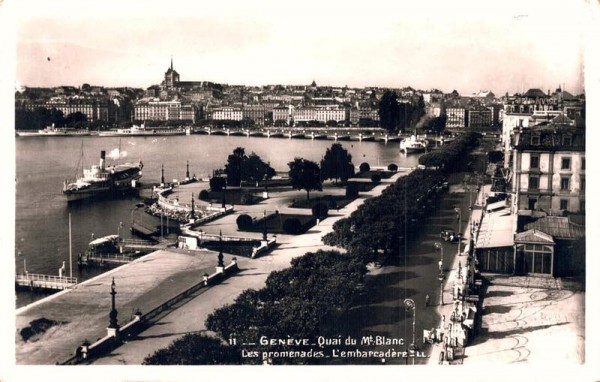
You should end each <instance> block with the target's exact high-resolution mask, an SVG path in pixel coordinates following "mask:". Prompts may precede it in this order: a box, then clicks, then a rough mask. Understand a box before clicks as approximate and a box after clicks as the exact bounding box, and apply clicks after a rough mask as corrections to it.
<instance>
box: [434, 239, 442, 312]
mask: <svg viewBox="0 0 600 382" xmlns="http://www.w3.org/2000/svg"><path fill="white" fill-rule="evenodd" d="M434 246H435V247H436V248H437V249H439V250H440V263H439V265H440V273H438V280H440V305H444V269H443V264H444V247H443V246H442V243H439V242H437V243H435V244H434Z"/></svg>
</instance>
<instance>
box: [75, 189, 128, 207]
mask: <svg viewBox="0 0 600 382" xmlns="http://www.w3.org/2000/svg"><path fill="white" fill-rule="evenodd" d="M137 192H138V189H137V188H134V187H102V188H91V189H85V190H74V191H63V194H64V195H65V197H66V198H67V202H68V203H71V202H77V201H79V200H84V199H106V198H114V197H117V196H124V195H130V194H135V193H137Z"/></svg>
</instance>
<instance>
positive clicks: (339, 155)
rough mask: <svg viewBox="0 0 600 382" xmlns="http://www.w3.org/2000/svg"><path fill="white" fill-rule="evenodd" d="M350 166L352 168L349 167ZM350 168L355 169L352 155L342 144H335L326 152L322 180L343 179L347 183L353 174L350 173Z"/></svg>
mask: <svg viewBox="0 0 600 382" xmlns="http://www.w3.org/2000/svg"><path fill="white" fill-rule="evenodd" d="M349 164H350V166H348V165H349ZM350 168H352V169H354V166H353V165H352V155H350V154H348V150H346V149H345V148H344V147H343V146H342V145H341V144H339V143H334V144H333V145H331V148H328V149H327V151H326V152H325V156H324V157H323V160H322V161H321V177H322V179H335V181H336V182H337V180H338V179H341V180H342V182H345V181H347V180H348V178H350V177H351V176H352V175H353V174H352V173H351V172H350Z"/></svg>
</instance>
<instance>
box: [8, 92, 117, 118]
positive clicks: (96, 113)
mask: <svg viewBox="0 0 600 382" xmlns="http://www.w3.org/2000/svg"><path fill="white" fill-rule="evenodd" d="M40 107H43V108H46V109H56V110H60V111H62V113H63V115H64V116H65V117H66V116H67V115H69V114H73V113H82V114H85V116H86V118H87V120H88V121H89V122H96V121H107V122H113V121H114V120H115V109H116V107H117V106H116V105H115V104H113V103H112V102H110V101H108V100H98V99H95V98H63V97H60V98H51V99H50V100H48V101H23V102H21V103H18V104H17V105H16V109H22V110H29V111H33V110H35V109H37V108H40Z"/></svg>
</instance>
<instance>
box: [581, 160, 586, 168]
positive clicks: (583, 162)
mask: <svg viewBox="0 0 600 382" xmlns="http://www.w3.org/2000/svg"><path fill="white" fill-rule="evenodd" d="M581 169H582V170H585V158H581Z"/></svg>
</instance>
